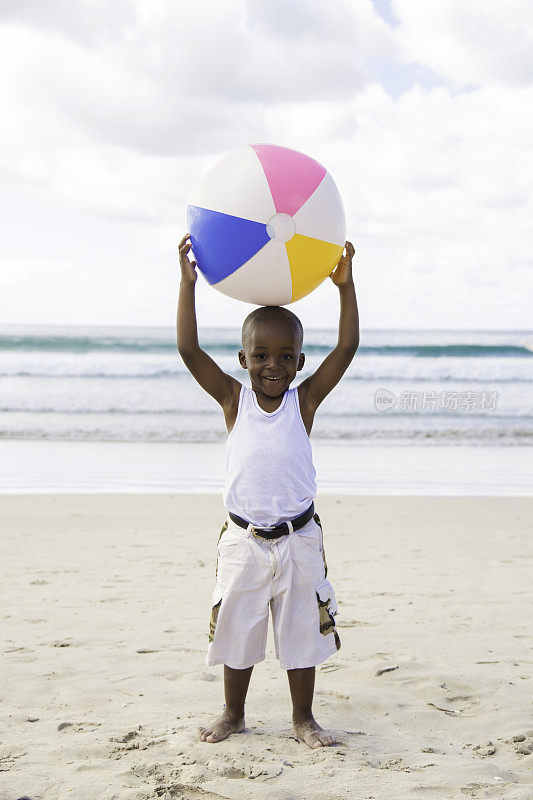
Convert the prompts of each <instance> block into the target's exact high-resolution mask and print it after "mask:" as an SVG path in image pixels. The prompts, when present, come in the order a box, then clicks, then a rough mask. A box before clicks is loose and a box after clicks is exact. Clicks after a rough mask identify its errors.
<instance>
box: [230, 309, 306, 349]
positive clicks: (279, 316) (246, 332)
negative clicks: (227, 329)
mask: <svg viewBox="0 0 533 800" xmlns="http://www.w3.org/2000/svg"><path fill="white" fill-rule="evenodd" d="M267 320H268V321H270V320H272V321H274V322H282V323H285V324H286V325H288V326H290V327H291V328H292V329H293V331H294V333H295V334H296V342H297V347H298V349H299V350H301V349H302V345H303V341H304V329H303V325H302V323H301V322H300V320H299V319H298V317H297V316H296V314H293V312H292V311H289V309H288V308H284V307H283V306H260V307H259V308H255V309H254V310H253V311H252V312H251V313H250V314H248V316H247V317H246V319H245V320H244V322H243V323H242V334H241V339H242V346H243V349H245V348H246V347H247V346H248V342H249V340H250V333H251V331H252V329H253V327H254V325H256V324H257V323H258V322H262V321H267Z"/></svg>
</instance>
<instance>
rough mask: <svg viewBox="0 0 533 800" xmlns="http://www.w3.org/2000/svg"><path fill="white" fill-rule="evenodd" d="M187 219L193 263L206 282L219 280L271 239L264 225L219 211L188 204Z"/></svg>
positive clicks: (240, 265)
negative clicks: (194, 260) (200, 271)
mask: <svg viewBox="0 0 533 800" xmlns="http://www.w3.org/2000/svg"><path fill="white" fill-rule="evenodd" d="M187 221H188V225H189V233H190V234H191V243H192V249H193V251H194V255H195V258H196V263H197V264H198V267H199V268H200V269H201V270H202V272H203V274H204V275H205V277H206V279H207V281H208V283H218V282H219V281H221V280H223V279H224V278H227V277H228V275H231V274H232V273H233V272H235V270H237V269H239V267H242V265H243V264H246V262H247V261H248V260H249V259H250V258H252V256H255V254H256V253H257V252H258V251H259V250H261V248H262V247H264V246H265V244H267V243H268V242H269V241H270V236H269V235H268V233H267V227H266V225H263V224H262V223H261V222H252V221H251V220H249V219H242V218H241V217H232V216H231V215H230V214H222V213H221V212H220V211H210V210H209V209H207V208H199V207H198V206H189V208H188V209H187Z"/></svg>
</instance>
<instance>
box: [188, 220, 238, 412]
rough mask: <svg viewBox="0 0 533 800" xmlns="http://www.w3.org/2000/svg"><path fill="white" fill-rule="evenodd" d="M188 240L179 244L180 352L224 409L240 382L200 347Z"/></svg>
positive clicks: (190, 370) (193, 275) (193, 272)
mask: <svg viewBox="0 0 533 800" xmlns="http://www.w3.org/2000/svg"><path fill="white" fill-rule="evenodd" d="M189 239H190V237H189V234H186V235H185V236H184V237H183V239H182V240H181V242H180V244H179V254H180V266H181V281H180V291H179V298H178V318H177V323H176V328H177V341H178V352H179V354H180V356H181V357H182V359H183V361H184V363H185V366H186V367H187V369H188V370H189V372H190V373H191V374H192V376H193V377H194V378H195V380H196V381H198V383H199V384H200V386H201V387H202V389H205V391H206V392H207V393H208V394H210V395H211V397H214V398H215V400H216V401H217V402H218V403H220V405H221V406H222V408H227V407H229V405H230V403H231V400H232V397H233V389H234V384H236V383H238V381H236V380H235V378H232V377H231V375H227V374H226V373H225V372H223V371H222V370H221V369H220V367H219V366H218V364H217V363H216V361H213V359H212V358H211V357H210V356H208V355H207V353H206V352H205V350H202V348H201V347H200V345H199V343H198V328H197V324H196V307H195V285H196V279H197V277H198V275H197V273H196V270H195V267H196V262H195V261H193V262H192V263H191V262H190V261H189V257H188V255H187V254H188V252H189V250H190V249H191V244H190V241H189Z"/></svg>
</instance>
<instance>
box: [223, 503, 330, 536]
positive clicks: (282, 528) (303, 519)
mask: <svg viewBox="0 0 533 800" xmlns="http://www.w3.org/2000/svg"><path fill="white" fill-rule="evenodd" d="M314 513H315V504H314V503H311V505H310V506H309V508H308V509H307V511H304V513H303V514H300V516H299V517H295V519H291V525H292V529H293V531H297V530H298V529H299V528H303V526H304V525H306V524H307V523H308V522H309V520H310V519H311V517H312V516H313V515H314ZM228 514H229V518H230V519H231V520H232V522H234V523H235V524H236V525H239V527H241V528H247V527H248V525H249V524H250V523H249V522H246V520H245V519H243V518H242V517H238V516H237V514H233V513H232V512H231V511H228ZM252 531H253V533H255V534H257V536H261V538H262V539H278V538H279V537H280V536H287V535H288V534H289V533H290V532H291V531H290V528H289V526H288V525H287V523H286V522H282V523H281V525H276V526H275V527H273V528H256V527H255V526H252Z"/></svg>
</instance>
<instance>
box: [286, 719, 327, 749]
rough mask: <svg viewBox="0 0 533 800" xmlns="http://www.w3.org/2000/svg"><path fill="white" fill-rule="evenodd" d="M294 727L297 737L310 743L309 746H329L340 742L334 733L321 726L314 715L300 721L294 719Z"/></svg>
mask: <svg viewBox="0 0 533 800" xmlns="http://www.w3.org/2000/svg"><path fill="white" fill-rule="evenodd" d="M292 729H293V731H294V735H295V736H296V738H297V739H303V741H304V742H305V743H306V744H308V745H309V747H313V748H315V747H327V746H328V745H332V744H338V739H337V738H336V737H335V736H334V734H333V733H328V731H325V730H324V728H321V727H320V725H319V724H318V722H317V721H316V719H315V718H314V717H309V718H308V719H303V720H301V721H300V722H295V721H294V720H293V723H292Z"/></svg>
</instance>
